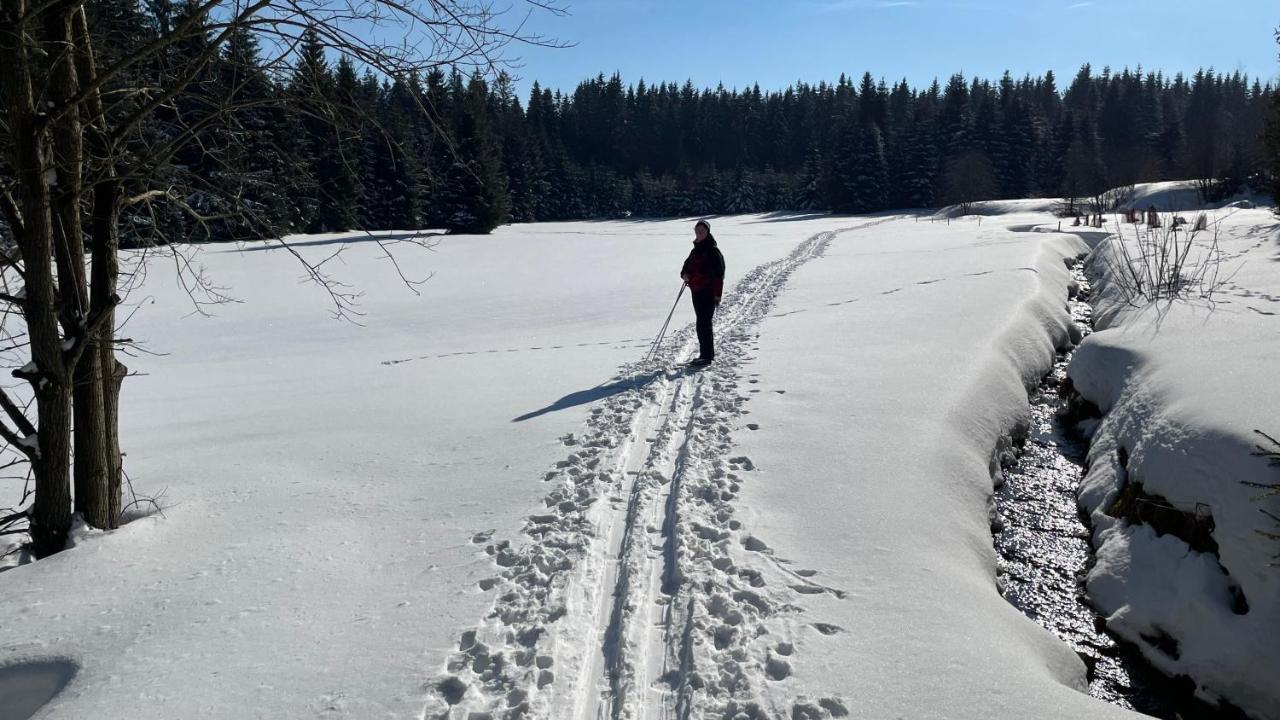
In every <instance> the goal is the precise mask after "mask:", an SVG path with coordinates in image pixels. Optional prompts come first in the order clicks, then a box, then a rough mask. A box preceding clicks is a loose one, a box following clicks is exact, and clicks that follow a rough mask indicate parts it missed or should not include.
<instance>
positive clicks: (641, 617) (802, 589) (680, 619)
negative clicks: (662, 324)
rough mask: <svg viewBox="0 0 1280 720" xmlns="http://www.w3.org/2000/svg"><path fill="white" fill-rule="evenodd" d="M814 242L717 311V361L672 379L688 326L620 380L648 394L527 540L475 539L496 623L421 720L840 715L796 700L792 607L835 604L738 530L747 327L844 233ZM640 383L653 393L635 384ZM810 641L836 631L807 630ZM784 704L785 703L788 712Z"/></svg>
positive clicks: (579, 446)
mask: <svg viewBox="0 0 1280 720" xmlns="http://www.w3.org/2000/svg"><path fill="white" fill-rule="evenodd" d="M895 219H897V217H885V218H879V219H876V220H872V221H868V222H864V223H861V224H858V225H854V226H852V227H848V228H844V229H841V230H836V231H832V232H823V233H819V234H817V235H814V236H812V237H810V238H808V239H807V240H805V241H804V242H802V243H801V244H800V245H799V246H797V247H796V248H795V249H794V250H793V251H792V252H791V253H790V254H789V255H787V256H786V257H784V258H781V259H779V260H774V261H772V262H769V263H766V264H764V265H761V266H759V267H757V268H755V269H753V270H752V271H750V272H749V273H747V275H746V276H745V277H744V278H743V279H742V280H741V281H740V282H739V283H738V284H737V286H736V287H735V288H733V290H732V291H730V292H729V293H728V294H727V295H726V296H725V298H724V301H723V302H722V303H721V306H720V309H719V310H718V311H717V313H716V343H717V348H716V361H715V362H714V363H712V364H711V365H710V366H708V367H707V368H705V369H702V370H700V371H688V370H685V369H683V368H676V369H673V368H672V366H673V365H674V364H675V363H676V362H677V361H678V360H679V359H681V358H684V357H688V356H689V355H691V354H692V353H693V351H695V350H696V348H697V340H696V338H695V337H694V333H693V328H692V326H686V327H685V328H683V329H681V330H680V331H678V332H676V333H675V334H674V335H673V336H672V337H671V338H670V339H669V340H668V341H666V342H665V343H664V344H663V345H662V346H661V347H660V348H659V350H658V352H657V356H656V357H655V358H654V359H652V360H650V361H648V362H639V363H634V364H631V365H628V366H626V367H624V368H622V371H621V372H620V377H625V376H632V377H637V378H641V379H642V380H643V382H639V383H637V386H636V387H634V388H632V389H630V390H628V391H626V392H624V393H620V394H618V395H614V396H612V397H610V398H608V399H606V400H604V401H601V402H600V403H598V404H597V406H596V407H595V408H594V409H593V410H592V411H591V413H590V416H589V418H588V420H587V423H586V428H585V429H584V431H583V432H582V433H581V434H580V435H574V434H570V435H567V436H565V437H563V438H561V442H562V443H563V444H564V445H565V446H566V447H567V448H568V449H569V455H568V456H567V457H566V458H565V459H563V460H560V461H558V462H557V463H555V466H554V467H553V468H552V469H550V470H549V471H548V472H547V473H546V474H545V476H544V477H543V479H544V480H545V481H547V482H549V483H551V484H552V486H553V489H552V490H551V491H550V493H549V494H548V495H547V496H546V498H545V499H544V505H545V506H546V511H545V512H543V513H537V514H534V515H531V516H530V517H529V518H528V520H527V521H526V523H525V528H524V531H523V534H524V535H525V538H524V540H523V541H522V542H521V543H520V544H518V545H512V543H511V542H510V541H508V540H502V541H497V542H492V538H491V533H479V534H477V535H475V536H474V537H473V538H472V542H474V543H476V544H477V545H480V544H483V545H484V551H485V552H486V553H487V554H488V555H490V556H491V557H492V558H493V561H494V564H495V566H496V568H495V576H494V577H492V578H487V579H485V580H482V581H481V582H480V589H481V590H484V591H489V590H493V591H494V592H495V600H494V604H493V609H492V611H491V612H490V613H489V615H488V616H487V617H486V618H485V619H484V620H483V621H482V622H481V623H479V625H478V626H477V627H476V628H474V629H470V630H466V631H465V632H462V633H461V635H460V637H459V641H458V646H457V649H456V652H454V653H452V655H451V656H450V658H449V660H448V662H447V664H446V667H445V668H444V672H443V674H440V675H438V676H437V677H436V679H435V680H433V681H432V682H431V683H429V685H428V687H427V689H428V693H427V699H426V707H425V709H424V712H423V714H422V717H423V718H425V719H427V720H498V719H500V718H501V719H510V720H515V719H517V718H530V719H533V718H539V719H541V718H547V719H554V720H561V719H562V718H568V719H569V720H690V719H697V718H715V719H717V720H719V719H721V718H723V719H724V720H755V719H759V718H783V717H786V718H795V719H798V720H818V719H820V718H830V717H844V716H847V715H848V714H849V710H848V708H847V707H846V705H845V703H844V701H842V700H841V699H839V698H834V697H828V698H821V699H816V700H811V699H808V698H804V697H790V696H789V693H787V692H786V679H787V677H788V676H789V675H790V673H791V665H790V661H789V658H790V656H791V655H792V654H793V653H794V652H796V644H797V643H796V637H795V636H796V631H797V629H798V628H801V627H803V626H804V623H803V622H800V621H799V620H797V617H796V616H797V615H799V614H800V613H801V610H800V609H799V608H797V607H796V606H795V605H794V604H793V601H794V600H795V599H796V598H797V597H799V596H802V595H813V594H821V593H828V594H831V595H833V596H834V597H836V598H843V597H844V593H843V592H841V591H839V590H837V589H834V588H829V587H826V586H824V585H822V584H820V583H819V582H817V581H816V580H815V579H814V576H815V575H816V573H815V572H814V571H812V570H795V569H792V568H790V567H788V566H789V563H788V562H787V561H786V560H784V559H782V558H778V557H776V556H775V555H774V554H773V553H772V551H770V550H769V548H768V545H767V544H766V543H764V542H763V541H762V540H760V539H759V538H758V537H756V536H753V535H751V534H750V533H748V532H747V531H746V530H745V528H743V527H742V524H741V522H740V521H738V520H736V519H734V507H733V503H734V500H735V498H736V497H737V493H738V491H739V489H740V485H741V484H742V483H744V482H746V481H747V478H748V475H749V473H750V472H751V471H752V470H753V469H754V465H753V464H752V462H751V460H750V459H749V458H746V457H740V456H738V457H732V449H733V441H732V432H733V429H734V426H735V424H736V421H737V419H738V418H739V417H740V416H741V415H743V414H745V412H744V410H743V407H742V406H743V405H744V404H745V403H746V401H747V398H748V396H747V395H744V394H741V393H740V392H739V389H738V384H739V379H740V377H741V368H742V365H743V363H744V362H745V361H746V360H749V359H750V357H749V352H750V351H751V350H753V349H754V342H755V338H756V337H757V333H756V327H757V326H758V325H759V323H760V322H761V320H763V319H764V318H765V317H766V316H767V315H768V314H769V310H770V308H771V307H772V306H773V303H774V300H775V299H776V297H777V296H778V294H779V293H780V292H781V291H782V289H783V287H784V286H785V284H786V281H787V279H788V278H789V277H790V275H791V273H792V272H793V271H795V269H796V268H798V267H800V266H801V265H803V264H804V263H806V262H808V261H809V260H811V259H813V258H815V257H818V256H820V255H821V254H822V252H823V250H824V249H825V248H826V246H827V245H828V243H830V241H831V239H832V238H834V237H835V235H837V234H839V233H843V232H851V231H856V230H864V229H867V228H870V227H873V226H875V225H879V224H882V223H885V222H889V221H892V220H895ZM646 378H647V379H646ZM810 625H811V626H812V628H811V629H813V630H815V631H816V635H817V637H819V638H821V637H823V636H831V635H834V634H837V633H840V632H842V631H841V629H840V628H838V627H836V626H833V625H828V624H824V623H810ZM788 698H790V699H788Z"/></svg>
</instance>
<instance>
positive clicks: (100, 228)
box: [76, 173, 128, 527]
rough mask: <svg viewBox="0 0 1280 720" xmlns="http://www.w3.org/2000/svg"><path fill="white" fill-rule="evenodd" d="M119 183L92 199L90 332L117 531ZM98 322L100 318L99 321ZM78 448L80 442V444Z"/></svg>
mask: <svg viewBox="0 0 1280 720" xmlns="http://www.w3.org/2000/svg"><path fill="white" fill-rule="evenodd" d="M121 190H122V188H121V184H120V181H119V179H117V178H116V177H114V173H113V176H112V177H110V178H109V179H104V180H102V181H101V182H99V184H98V186H97V187H96V188H94V194H93V276H92V287H91V290H90V308H91V312H90V315H91V316H92V317H94V318H95V325H94V327H93V329H92V332H93V335H92V340H93V347H92V348H90V350H89V354H91V355H92V356H93V358H94V360H95V363H94V366H95V367H96V368H97V371H98V373H99V374H98V376H97V377H96V379H95V382H94V385H95V386H97V388H98V389H99V392H100V393H101V395H100V397H101V398H102V401H103V404H102V416H101V417H102V427H101V435H98V436H96V438H97V439H98V440H99V443H100V451H101V452H102V454H103V457H104V459H105V462H106V467H105V480H106V499H107V503H108V511H109V513H110V515H111V518H112V524H111V525H110V527H115V525H116V523H118V522H119V518H120V484H121V483H120V481H121V476H122V475H123V473H124V470H123V464H122V460H121V455H120V422H119V421H120V385H121V384H122V383H123V382H124V377H125V373H126V372H127V370H128V369H127V368H126V367H125V366H124V364H123V363H121V362H120V361H119V360H117V359H116V351H115V327H116V311H115V308H116V305H118V304H119V303H120V298H119V296H118V295H116V287H117V282H118V281H119V277H120V262H119V258H118V253H119V251H120V230H119V228H120V223H119V220H120V202H121V195H122V192H121ZM99 318H100V319H99ZM76 441H77V443H78V442H79V438H78V437H77V439H76Z"/></svg>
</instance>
